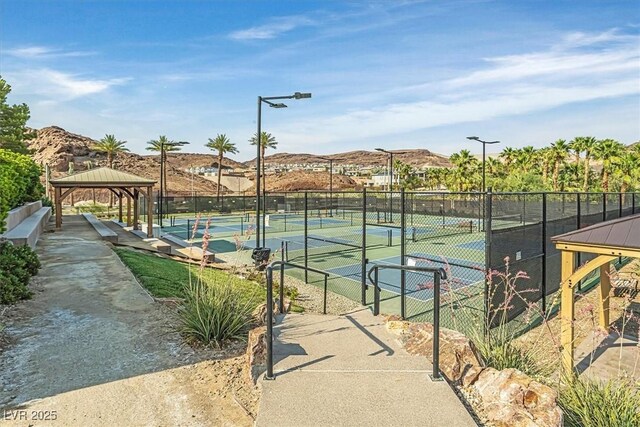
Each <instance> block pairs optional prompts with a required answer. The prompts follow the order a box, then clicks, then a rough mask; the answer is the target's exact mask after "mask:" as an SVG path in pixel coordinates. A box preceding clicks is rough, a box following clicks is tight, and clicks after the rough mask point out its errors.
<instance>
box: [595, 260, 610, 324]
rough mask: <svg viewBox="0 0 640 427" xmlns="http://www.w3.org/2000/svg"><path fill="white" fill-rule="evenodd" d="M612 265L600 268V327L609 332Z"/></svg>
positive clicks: (608, 264) (608, 263) (607, 264)
mask: <svg viewBox="0 0 640 427" xmlns="http://www.w3.org/2000/svg"><path fill="white" fill-rule="evenodd" d="M610 271H611V263H610V262H607V263H606V264H604V265H601V266H600V312H599V313H598V314H599V316H598V320H599V322H600V327H601V328H602V329H604V330H607V331H608V330H609V294H610V293H611V274H610Z"/></svg>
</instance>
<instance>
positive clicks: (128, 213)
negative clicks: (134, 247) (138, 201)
mask: <svg viewBox="0 0 640 427" xmlns="http://www.w3.org/2000/svg"><path fill="white" fill-rule="evenodd" d="M127 227H131V196H129V194H128V192H127Z"/></svg>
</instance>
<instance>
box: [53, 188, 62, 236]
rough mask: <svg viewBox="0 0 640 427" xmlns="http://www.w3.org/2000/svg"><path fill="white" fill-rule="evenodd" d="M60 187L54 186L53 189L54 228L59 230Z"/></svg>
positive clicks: (60, 216)
mask: <svg viewBox="0 0 640 427" xmlns="http://www.w3.org/2000/svg"><path fill="white" fill-rule="evenodd" d="M61 198H62V189H61V188H60V187H55V190H54V202H55V207H56V228H57V229H58V230H59V229H61V228H62V200H61Z"/></svg>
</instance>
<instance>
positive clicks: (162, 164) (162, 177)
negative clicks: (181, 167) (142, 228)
mask: <svg viewBox="0 0 640 427" xmlns="http://www.w3.org/2000/svg"><path fill="white" fill-rule="evenodd" d="M187 144H189V143H188V142H186V141H177V142H176V141H170V142H164V141H161V142H160V197H158V224H159V225H160V228H162V219H163V218H164V215H163V208H162V206H163V198H164V190H165V188H164V180H165V178H166V174H167V172H166V170H165V164H166V162H167V147H182V146H183V145H187Z"/></svg>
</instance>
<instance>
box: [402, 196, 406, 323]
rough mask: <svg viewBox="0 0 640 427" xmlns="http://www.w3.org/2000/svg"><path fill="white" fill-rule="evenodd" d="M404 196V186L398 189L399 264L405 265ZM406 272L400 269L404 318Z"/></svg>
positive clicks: (403, 314) (403, 316)
mask: <svg viewBox="0 0 640 427" xmlns="http://www.w3.org/2000/svg"><path fill="white" fill-rule="evenodd" d="M405 196H406V193H405V191H404V188H401V189H400V203H401V205H400V265H402V266H404V265H405V255H406V247H405V234H406V233H405V230H406V228H407V219H406V218H405V213H406V212H405ZM406 280H407V278H406V272H405V271H404V270H400V317H402V319H405V318H406V316H407V313H406V295H405V294H406V285H407V284H406Z"/></svg>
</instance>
